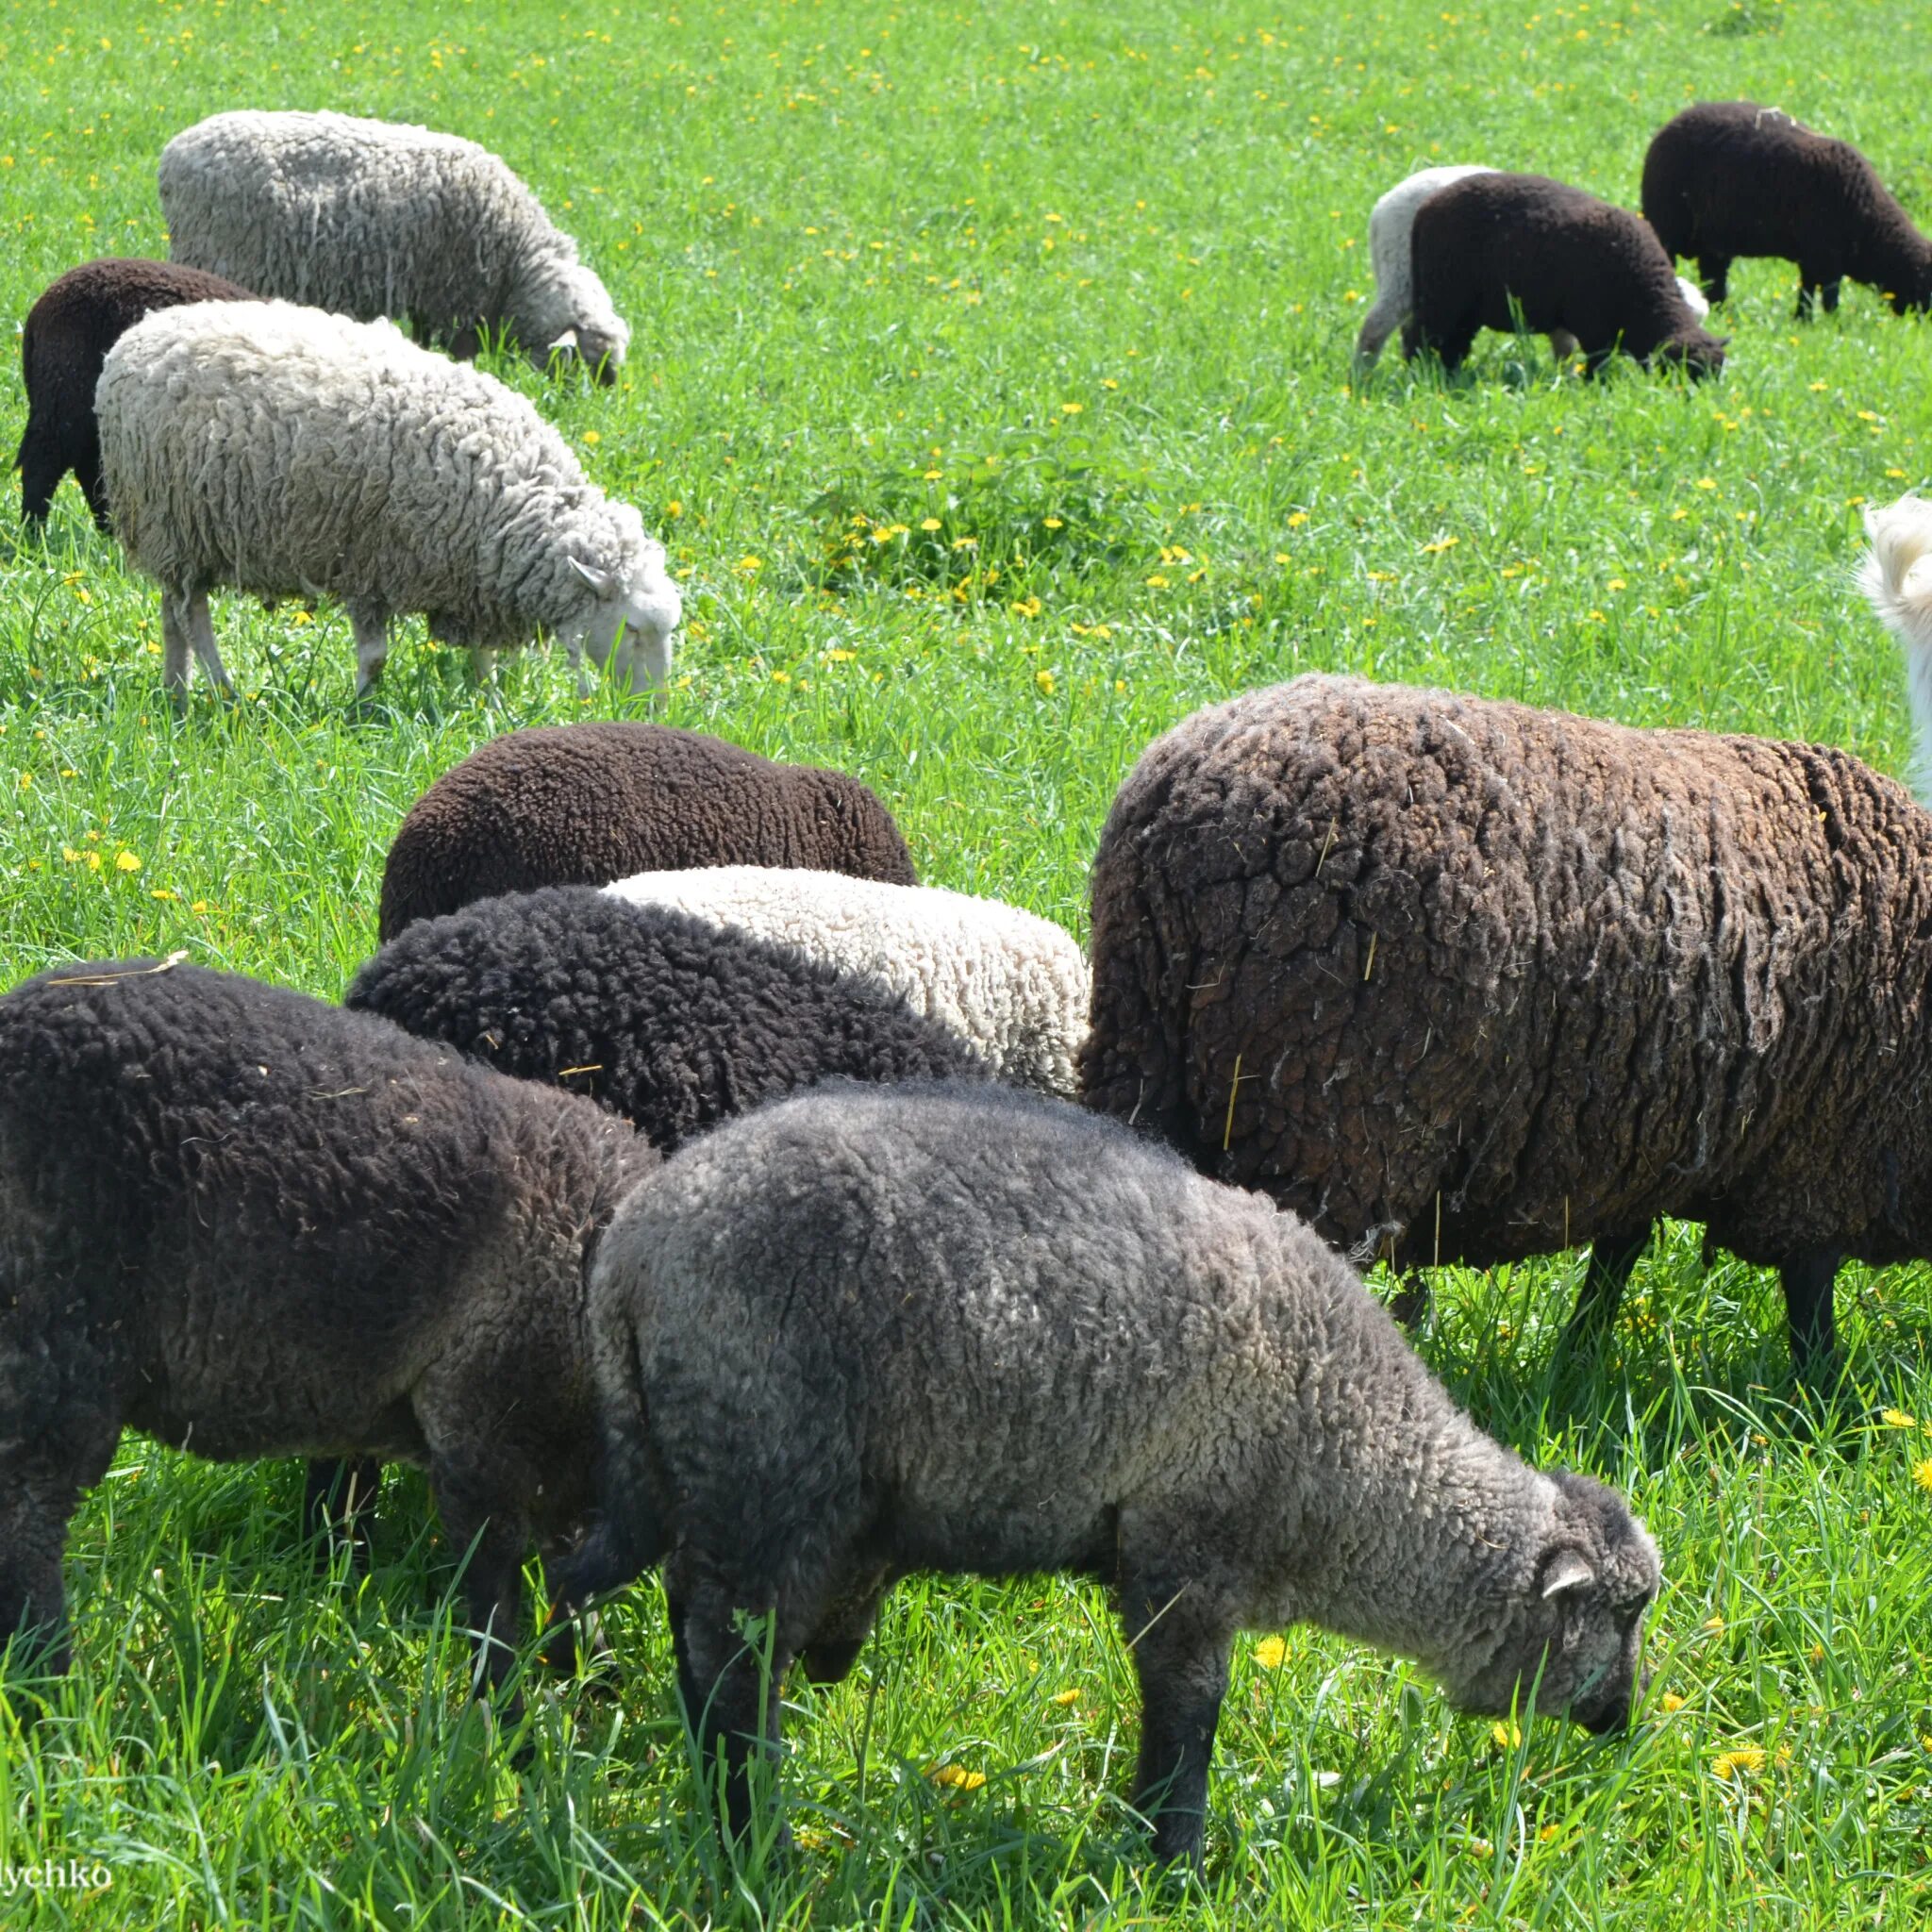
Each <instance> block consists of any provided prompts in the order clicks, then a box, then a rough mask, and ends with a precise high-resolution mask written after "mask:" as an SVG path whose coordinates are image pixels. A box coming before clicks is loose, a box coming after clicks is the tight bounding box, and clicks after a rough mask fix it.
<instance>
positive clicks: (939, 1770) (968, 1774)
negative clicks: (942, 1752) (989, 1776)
mask: <svg viewBox="0 0 1932 1932" xmlns="http://www.w3.org/2000/svg"><path fill="white" fill-rule="evenodd" d="M926 1776H927V1777H929V1778H931V1779H932V1781H933V1783H934V1784H936V1785H950V1786H951V1787H952V1788H953V1789H954V1790H959V1791H976V1790H978V1789H979V1788H980V1786H981V1785H983V1784H984V1783H985V1782H986V1774H985V1772H983V1771H968V1770H967V1769H966V1767H965V1766H964V1765H963V1764H940V1765H935V1766H934V1767H933V1769H932V1770H931V1771H929V1772H927V1773H926Z"/></svg>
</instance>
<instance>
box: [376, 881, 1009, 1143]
mask: <svg viewBox="0 0 1932 1932" xmlns="http://www.w3.org/2000/svg"><path fill="white" fill-rule="evenodd" d="M344 1004H346V1005H347V1006H349V1007H351V1008H356V1009H357V1010H358V1011H362V1012H370V1013H377V1014H380V1015H381V1016H382V1017H383V1018H384V1019H387V1020H390V1021H392V1022H394V1023H395V1024H398V1025H400V1026H402V1027H404V1028H405V1029H406V1030H407V1031H408V1032H410V1033H413V1034H418V1035H421V1036H423V1037H424V1038H425V1039H432V1040H442V1041H448V1042H449V1043H450V1044H451V1045H452V1046H454V1047H455V1048H456V1049H457V1050H458V1052H459V1053H462V1054H464V1055H465V1056H467V1057H468V1058H472V1059H475V1060H477V1061H480V1062H481V1063H483V1064H485V1065H487V1066H492V1067H495V1068H496V1069H497V1070H498V1071H499V1072H501V1073H506V1074H515V1075H516V1076H517V1077H518V1078H520V1079H525V1080H539V1081H543V1082H547V1083H561V1084H563V1085H565V1086H567V1087H568V1089H569V1090H570V1091H573V1092H576V1093H583V1094H586V1095H587V1096H588V1097H590V1098H591V1099H592V1100H594V1101H595V1102H596V1103H597V1105H598V1106H599V1107H602V1108H607V1109H608V1110H609V1111H611V1112H613V1113H617V1114H621V1115H623V1116H624V1117H625V1119H626V1120H628V1121H629V1122H630V1123H631V1124H632V1125H634V1126H635V1127H636V1128H637V1130H638V1131H639V1132H640V1133H641V1134H642V1135H643V1136H644V1137H645V1139H646V1140H648V1141H651V1142H652V1144H653V1145H655V1146H657V1147H659V1148H661V1149H663V1150H664V1151H666V1152H669V1151H670V1150H671V1149H673V1148H675V1147H676V1146H677V1145H679V1144H680V1143H681V1142H682V1141H687V1140H689V1139H690V1138H691V1136H692V1135H693V1134H695V1133H699V1132H701V1131H702V1130H703V1129H704V1128H706V1127H708V1126H710V1125H712V1124H714V1123H715V1122H718V1121H721V1120H724V1119H727V1118H728V1117H729V1116H731V1115H733V1114H737V1113H741V1112H742V1111H744V1110H745V1109H746V1108H752V1107H756V1106H758V1104H759V1103H760V1102H762V1101H765V1100H768V1099H770V1098H772V1097H773V1096H774V1095H776V1094H782V1093H788V1092H790V1091H792V1090H793V1089H794V1088H798V1087H806V1086H810V1085H812V1084H813V1083H815V1082H817V1081H820V1080H824V1079H832V1078H841V1077H842V1078H848V1079H855V1080H876V1081H894V1080H909V1079H939V1078H948V1077H950V1078H957V1079H971V1078H974V1077H976V1076H979V1075H981V1074H983V1073H984V1065H983V1063H982V1062H981V1060H980V1059H979V1058H978V1056H977V1055H976V1054H975V1053H974V1051H973V1049H972V1048H971V1047H970V1046H969V1045H968V1044H967V1043H966V1042H965V1041H963V1040H961V1039H960V1038H959V1037H958V1035H956V1034H954V1033H952V1032H951V1031H949V1030H948V1029H947V1028H946V1027H944V1026H941V1025H939V1024H937V1023H935V1022H933V1021H931V1020H925V1019H922V1018H920V1017H919V1016H918V1015H917V1014H915V1013H913V1012H911V1011H910V1010H909V1009H908V1008H907V1007H906V1005H905V1003H904V1002H903V1001H901V1000H899V999H897V998H895V997H893V996H891V994H889V993H887V992H885V991H883V989H881V988H879V987H877V986H875V985H874V984H873V983H872V982H869V981H865V980H858V979H854V978H852V977H850V976H849V975H847V974H841V973H840V972H839V971H837V970H836V969H835V968H833V967H831V966H828V965H826V964H824V962H823V961H820V960H815V959H812V958H808V957H807V956H806V955H805V954H803V953H801V952H799V951H797V950H796V949H794V948H791V947H786V946H771V945H764V944H761V943H759V942H758V941H756V940H751V939H747V938H746V937H745V936H744V935H743V934H741V933H738V932H733V931H728V930H724V929H721V928H719V927H717V926H714V925H711V924H707V923H706V922H704V921H702V920H697V919H691V918H689V917H687V916H686V915H685V914H683V913H680V912H674V911H670V910H667V909H666V908H661V907H634V906H630V905H627V904H625V902H624V901H623V900H621V899H613V898H611V897H610V896H609V895H608V893H604V892H599V891H592V890H591V888H590V887H588V886H565V887H553V888H549V889H546V890H544V891H536V892H523V893H517V894H514V895H512V896H509V897H506V898H499V899H486V900H483V901H481V902H479V903H477V904H475V905H472V906H469V907H466V908H464V909H463V910H461V911H460V912H456V913H452V914H450V915H448V916H446V917H444V918H441V919H430V920H422V921H418V922H417V923H416V924H412V925H411V926H410V927H409V928H408V931H406V932H405V933H404V934H403V935H402V936H401V937H400V938H398V939H395V940H392V941H390V943H389V944H388V945H386V946H385V947H384V948H383V949H382V951H381V952H379V953H378V954H376V956H375V958H373V959H371V960H370V961H369V962H368V963H367V964H366V965H365V966H363V968H362V969H361V971H360V972H359V973H358V974H357V975H356V978H355V981H354V983H353V984H352V985H351V986H350V988H349V991H348V994H347V996H346V999H345V1002H344Z"/></svg>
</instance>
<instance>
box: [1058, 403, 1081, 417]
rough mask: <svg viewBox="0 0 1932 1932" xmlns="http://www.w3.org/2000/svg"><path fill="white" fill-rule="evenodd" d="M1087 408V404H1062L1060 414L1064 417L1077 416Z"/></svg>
mask: <svg viewBox="0 0 1932 1932" xmlns="http://www.w3.org/2000/svg"><path fill="white" fill-rule="evenodd" d="M1086 407H1087V405H1086V404H1085V403H1062V404H1061V405H1060V414H1061V415H1062V416H1077V415H1079V414H1080V412H1081V411H1082V410H1083V409H1085V408H1086Z"/></svg>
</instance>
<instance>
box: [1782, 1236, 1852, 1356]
mask: <svg viewBox="0 0 1932 1932" xmlns="http://www.w3.org/2000/svg"><path fill="white" fill-rule="evenodd" d="M1842 1258H1843V1255H1842V1250H1840V1249H1838V1248H1807V1249H1802V1250H1801V1251H1800V1252H1799V1253H1797V1254H1795V1255H1787V1256H1786V1257H1785V1258H1784V1260H1783V1262H1782V1263H1781V1264H1780V1265H1779V1268H1778V1278H1779V1279H1780V1280H1781V1281H1782V1282H1783V1283H1784V1291H1785V1323H1786V1325H1787V1327H1788V1328H1789V1329H1790V1337H1791V1360H1792V1363H1793V1364H1794V1365H1795V1366H1796V1368H1797V1371H1798V1374H1800V1375H1801V1376H1803V1377H1804V1378H1805V1379H1806V1380H1807V1381H1812V1380H1815V1379H1817V1378H1818V1377H1820V1376H1821V1375H1823V1374H1824V1372H1825V1371H1826V1370H1827V1369H1829V1368H1830V1366H1831V1363H1832V1359H1833V1357H1835V1356H1836V1354H1837V1352H1838V1324H1837V1320H1836V1316H1835V1313H1834V1310H1833V1307H1832V1284H1833V1283H1834V1282H1835V1281H1836V1279H1837V1278H1838V1264H1839V1262H1840V1260H1841V1259H1842Z"/></svg>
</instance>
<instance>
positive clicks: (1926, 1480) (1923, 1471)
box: [1912, 1456, 1932, 1496]
mask: <svg viewBox="0 0 1932 1932" xmlns="http://www.w3.org/2000/svg"><path fill="white" fill-rule="evenodd" d="M1912 1480H1913V1481H1914V1482H1915V1483H1917V1484H1918V1486H1919V1487H1920V1488H1921V1489H1922V1490H1924V1491H1925V1493H1926V1494H1927V1495H1928V1496H1932V1456H1927V1457H1925V1458H1924V1460H1923V1461H1920V1462H1915V1463H1913V1464H1912Z"/></svg>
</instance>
